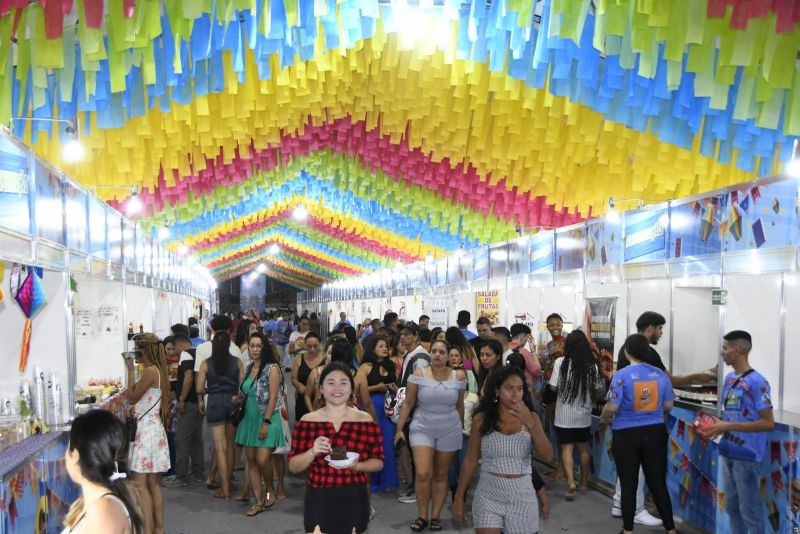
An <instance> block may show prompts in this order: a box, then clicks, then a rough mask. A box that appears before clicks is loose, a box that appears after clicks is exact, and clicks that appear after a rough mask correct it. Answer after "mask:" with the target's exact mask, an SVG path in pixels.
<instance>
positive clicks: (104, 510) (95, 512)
mask: <svg viewBox="0 0 800 534" xmlns="http://www.w3.org/2000/svg"><path fill="white" fill-rule="evenodd" d="M84 521H85V523H84V524H83V528H81V532H86V533H87V534H88V533H91V534H94V533H97V534H100V533H106V532H128V531H129V530H128V528H127V527H128V525H129V523H128V514H127V513H126V510H125V509H124V508H123V506H122V504H121V503H120V502H118V501H117V500H116V499H111V498H103V499H98V500H97V501H95V502H94V503H92V505H91V506H90V507H89V509H87V510H86V516H85V518H84Z"/></svg>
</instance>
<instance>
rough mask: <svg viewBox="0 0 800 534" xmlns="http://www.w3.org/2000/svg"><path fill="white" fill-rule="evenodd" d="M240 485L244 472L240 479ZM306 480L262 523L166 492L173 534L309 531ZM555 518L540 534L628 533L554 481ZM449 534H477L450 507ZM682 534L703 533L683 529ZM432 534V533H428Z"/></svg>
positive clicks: (599, 507)
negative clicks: (305, 515)
mask: <svg viewBox="0 0 800 534" xmlns="http://www.w3.org/2000/svg"><path fill="white" fill-rule="evenodd" d="M236 478H237V485H238V484H239V483H240V482H241V479H242V472H241V471H239V472H237V473H236ZM304 486H305V478H303V477H300V476H291V475H289V478H288V479H287V493H288V498H287V499H286V500H284V501H279V502H277V503H275V506H274V507H273V508H272V509H271V510H268V511H266V512H264V513H262V514H260V515H258V516H256V517H253V518H250V517H246V516H245V515H244V513H245V511H246V510H247V508H248V507H249V505H247V504H243V503H239V502H236V501H234V500H230V501H222V500H219V499H214V498H212V497H211V493H212V492H211V491H209V490H207V489H206V488H205V486H204V485H203V484H193V485H191V486H187V487H184V488H163V493H164V505H165V525H166V533H167V534H216V533H229V532H232V533H248V534H249V533H261V532H268V533H270V534H289V533H292V534H294V533H298V532H302V531H303V494H304ZM548 490H549V491H548V493H549V496H550V510H551V512H550V518H549V519H548V520H547V521H544V522H542V523H541V525H540V530H539V532H540V534H555V533H564V532H586V533H589V532H591V533H616V532H619V531H620V530H621V528H622V522H621V520H619V519H615V518H613V517H611V514H610V509H611V499H610V498H609V497H608V496H606V495H604V494H602V493H600V492H597V491H589V492H588V493H586V494H579V495H578V498H577V499H576V500H575V501H574V502H571V503H570V502H566V501H565V500H564V498H563V495H564V491H565V490H566V484H565V483H564V482H562V481H556V482H550V481H548ZM372 505H373V506H374V507H375V508H376V510H377V513H376V515H375V517H374V518H373V520H372V521H371V522H370V529H369V531H370V533H372V534H380V533H383V532H411V530H409V528H408V525H409V523H410V522H411V521H413V520H414V518H415V517H417V508H416V504H403V503H400V502H398V501H397V498H396V497H395V495H394V493H393V492H392V493H387V494H380V495H373V496H372ZM442 524H443V526H444V530H442V532H445V533H453V532H473V530H472V528H471V523H469V522H468V524H467V525H466V526H462V527H461V529H458V528H456V527H455V526H454V525H453V522H452V520H451V518H450V506H449V505H447V506H445V510H444V512H443V513H442ZM678 528H679V530H680V532H681V534H685V533H697V531H696V530H692V529H690V528H682V527H681V526H680V525H678ZM636 531H637V532H663V529H661V528H658V529H653V528H646V527H637V528H636ZM426 532H429V531H426Z"/></svg>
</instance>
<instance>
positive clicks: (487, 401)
mask: <svg viewBox="0 0 800 534" xmlns="http://www.w3.org/2000/svg"><path fill="white" fill-rule="evenodd" d="M512 376H516V377H519V379H520V380H522V402H523V403H524V404H525V406H527V407H528V409H529V410H530V411H531V412H533V411H534V408H533V397H532V396H531V392H530V389H528V383H527V381H526V380H525V373H523V372H522V370H521V369H519V368H518V367H514V366H511V365H506V366H505V367H503V368H501V369H500V370H499V371H497V372H495V373H492V374H491V375H490V376H489V381H488V382H487V383H486V391H485V392H484V394H483V396H482V397H481V402H480V404H479V405H478V409H477V411H476V412H475V413H481V414H483V422H482V423H481V436H485V435H487V434H490V433H492V432H494V431H495V430H497V431H498V432H499V431H500V401H499V396H500V388H501V387H502V386H503V384H504V383H505V381H506V380H508V379H509V378H510V377H512Z"/></svg>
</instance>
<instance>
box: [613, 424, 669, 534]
mask: <svg viewBox="0 0 800 534" xmlns="http://www.w3.org/2000/svg"><path fill="white" fill-rule="evenodd" d="M667 438H668V435H667V430H666V428H665V427H664V425H663V424H658V425H650V426H639V427H634V428H624V429H622V430H615V431H614V435H613V437H612V439H611V449H612V450H613V451H614V461H615V462H616V464H617V474H618V475H619V485H620V487H621V489H622V525H623V527H624V528H625V530H633V516H634V512H635V508H636V489H637V487H638V485H639V468H640V467H641V468H642V471H644V479H645V480H646V481H647V487H648V488H650V493H652V495H653V500H654V501H655V503H656V508H658V513H659V514H661V520H662V521H663V522H664V529H665V530H672V529H674V528H675V521H674V520H673V518H672V501H670V498H669V492H668V491H667Z"/></svg>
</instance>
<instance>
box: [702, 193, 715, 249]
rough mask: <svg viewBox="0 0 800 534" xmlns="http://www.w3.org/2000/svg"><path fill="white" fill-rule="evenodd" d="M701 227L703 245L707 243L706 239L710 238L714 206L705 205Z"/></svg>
mask: <svg viewBox="0 0 800 534" xmlns="http://www.w3.org/2000/svg"><path fill="white" fill-rule="evenodd" d="M701 226H702V239H703V243H708V238H709V237H711V230H713V228H714V206H713V205H712V204H710V203H709V204H706V207H705V211H704V212H703V222H702V223H701Z"/></svg>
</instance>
